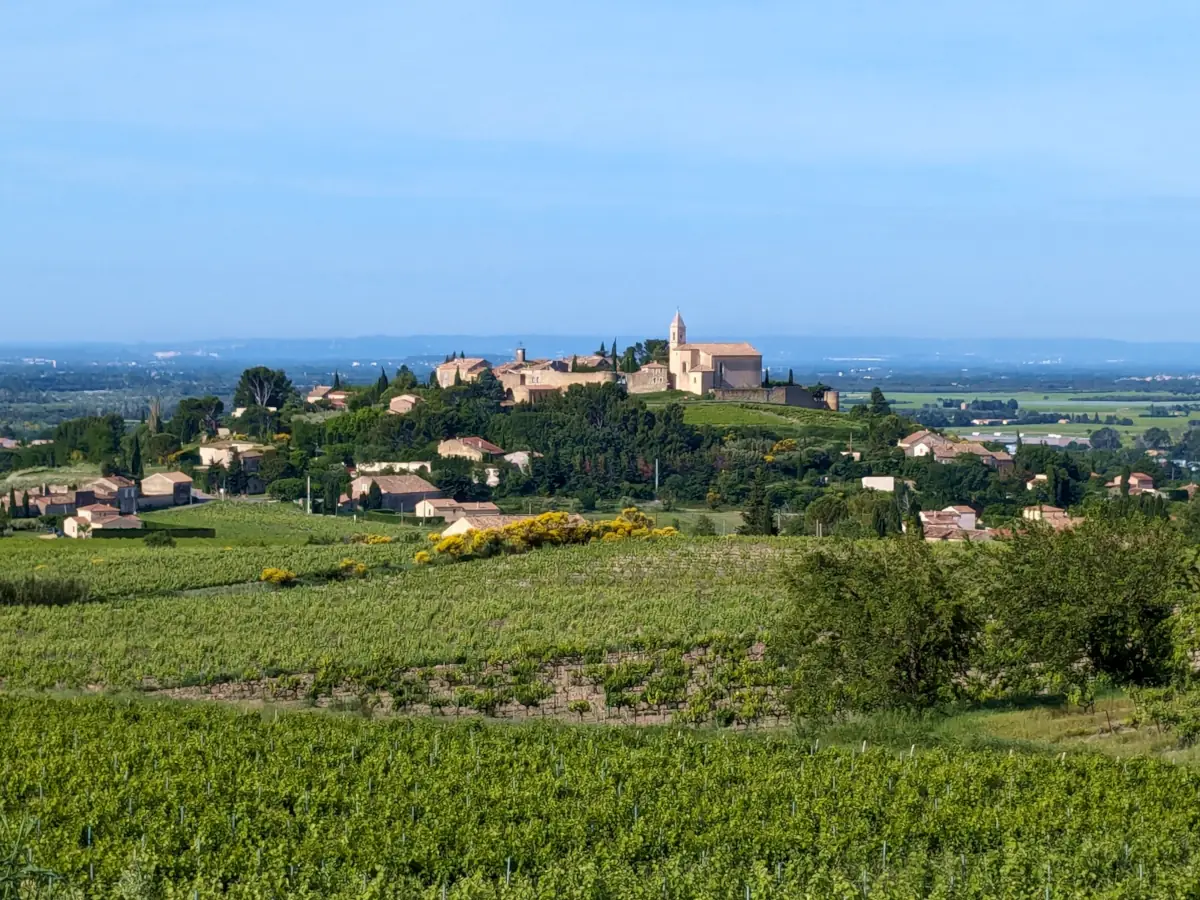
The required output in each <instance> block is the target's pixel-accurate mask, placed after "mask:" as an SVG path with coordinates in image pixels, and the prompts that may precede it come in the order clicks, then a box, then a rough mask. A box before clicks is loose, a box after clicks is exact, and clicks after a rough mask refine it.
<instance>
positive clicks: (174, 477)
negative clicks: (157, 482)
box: [146, 472, 192, 484]
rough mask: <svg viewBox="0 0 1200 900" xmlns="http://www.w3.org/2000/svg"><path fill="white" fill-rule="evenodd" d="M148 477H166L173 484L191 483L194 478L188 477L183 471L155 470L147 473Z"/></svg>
mask: <svg viewBox="0 0 1200 900" xmlns="http://www.w3.org/2000/svg"><path fill="white" fill-rule="evenodd" d="M146 477H147V478H165V479H167V481H170V482H171V483H172V484H191V483H192V479H190V478H188V477H187V476H186V475H184V474H183V473H182V472H154V473H153V474H150V475H147V476H146Z"/></svg>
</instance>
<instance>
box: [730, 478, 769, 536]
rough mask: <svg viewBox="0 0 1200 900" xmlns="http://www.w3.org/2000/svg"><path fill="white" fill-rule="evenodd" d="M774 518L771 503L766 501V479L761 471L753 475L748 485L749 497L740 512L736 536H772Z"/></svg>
mask: <svg viewBox="0 0 1200 900" xmlns="http://www.w3.org/2000/svg"><path fill="white" fill-rule="evenodd" d="M774 533H775V517H774V516H773V515H772V513H771V503H770V501H768V500H767V479H766V475H765V474H764V473H763V470H762V469H759V470H758V471H756V472H755V473H754V480H753V481H752V482H751V483H750V497H749V499H748V500H747V501H746V508H745V509H744V510H742V525H741V527H740V528H738V534H774Z"/></svg>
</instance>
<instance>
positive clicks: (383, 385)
mask: <svg viewBox="0 0 1200 900" xmlns="http://www.w3.org/2000/svg"><path fill="white" fill-rule="evenodd" d="M375 387H377V388H378V389H379V393H381V394H382V393H383V392H384V391H386V390H387V389H388V380H387V372H385V371H383V370H382V369H380V370H379V380H378V381H377V382H375Z"/></svg>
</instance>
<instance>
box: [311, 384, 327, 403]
mask: <svg viewBox="0 0 1200 900" xmlns="http://www.w3.org/2000/svg"><path fill="white" fill-rule="evenodd" d="M332 390H333V385H331V384H318V385H317V386H315V387H314V388H313V389H312V390H311V391H309V392H308V396H307V397H305V398H304V402H305V403H320V402H321V401H322V400H324V399H325V395H326V394H328V393H329V392H330V391H332Z"/></svg>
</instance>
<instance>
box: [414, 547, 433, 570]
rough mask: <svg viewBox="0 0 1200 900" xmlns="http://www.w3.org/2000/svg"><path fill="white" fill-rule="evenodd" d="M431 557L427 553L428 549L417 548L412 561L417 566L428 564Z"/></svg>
mask: <svg viewBox="0 0 1200 900" xmlns="http://www.w3.org/2000/svg"><path fill="white" fill-rule="evenodd" d="M431 559H433V557H432V556H430V555H429V551H428V550H418V551H417V552H416V554H415V555H414V556H413V562H414V563H416V564H417V565H418V566H425V565H428V564H429V561H430V560H431Z"/></svg>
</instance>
